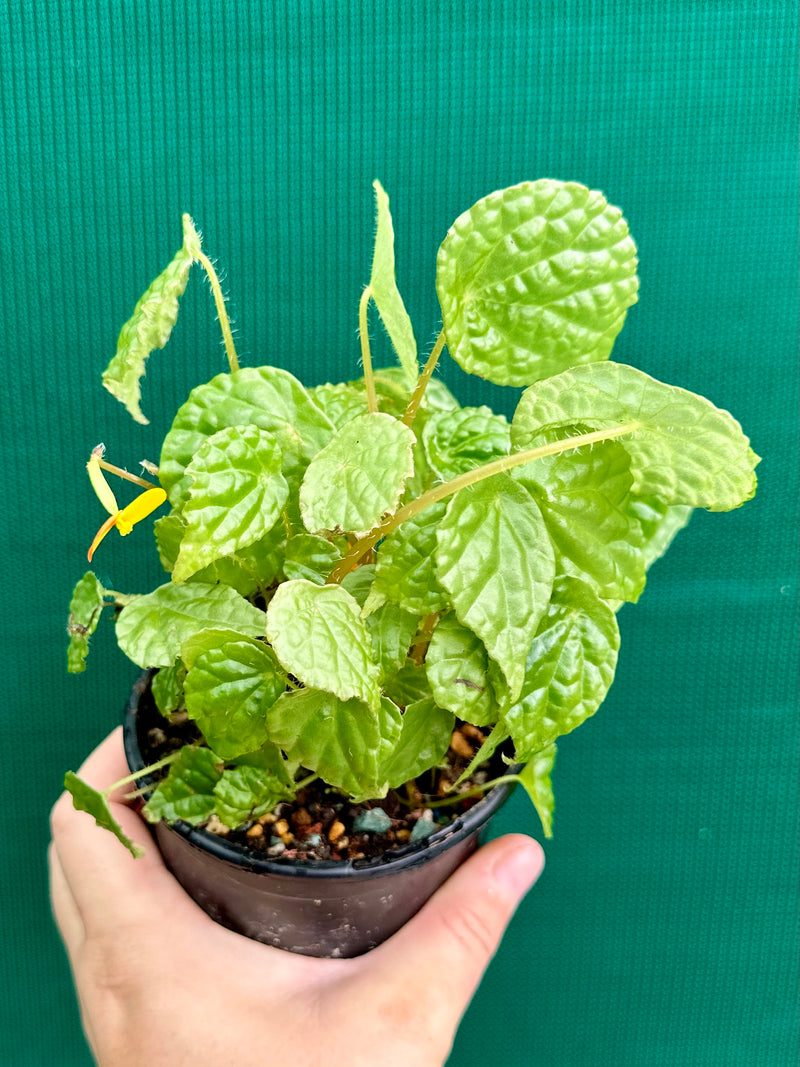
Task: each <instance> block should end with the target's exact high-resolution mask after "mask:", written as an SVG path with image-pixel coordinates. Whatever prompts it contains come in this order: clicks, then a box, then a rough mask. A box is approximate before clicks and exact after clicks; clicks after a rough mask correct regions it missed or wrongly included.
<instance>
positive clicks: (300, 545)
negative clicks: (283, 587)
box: [283, 534, 342, 585]
mask: <svg viewBox="0 0 800 1067" xmlns="http://www.w3.org/2000/svg"><path fill="white" fill-rule="evenodd" d="M341 558H342V554H341V552H340V551H339V549H338V548H337V547H336V545H334V544H332V543H331V542H330V541H327V540H326V539H325V538H324V537H315V536H314V535H313V534H297V535H296V536H294V537H290V538H289V540H288V541H287V542H286V554H285V556H284V560H283V573H284V574H285V575H286V577H287V578H289V579H292V578H306V579H307V580H308V581H310V582H315V583H316V584H317V585H324V584H325V579H326V578H327V577H328V575H329V574H330V573H331V571H332V570H333V568H334V567H335V566H336V564H337V563H338V562H339V560H340V559H341Z"/></svg>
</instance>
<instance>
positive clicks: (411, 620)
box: [367, 604, 419, 678]
mask: <svg viewBox="0 0 800 1067" xmlns="http://www.w3.org/2000/svg"><path fill="white" fill-rule="evenodd" d="M418 621H419V619H418V617H417V616H416V615H412V614H411V612H410V611H405V609H403V608H401V607H398V606H397V604H383V605H382V606H381V607H380V608H378V610H377V611H375V612H373V613H372V614H371V615H370V616H369V617H368V618H367V628H368V630H369V634H370V637H371V638H372V648H373V652H374V654H375V659H376V661H377V663H378V665H379V667H380V669H381V677H382V678H385V677H388V676H390V675H393V674H396V673H397V671H399V670H400V668H401V667H402V666H403V664H404V663H405V661H406V658H407V657H408V649H409V646H410V644H411V641H412V639H413V637H414V634H415V633H416V632H417V623H418Z"/></svg>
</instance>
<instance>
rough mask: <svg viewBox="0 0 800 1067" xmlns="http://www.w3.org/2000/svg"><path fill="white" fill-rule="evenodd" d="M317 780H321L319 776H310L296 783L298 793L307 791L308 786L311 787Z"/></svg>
mask: <svg viewBox="0 0 800 1067" xmlns="http://www.w3.org/2000/svg"><path fill="white" fill-rule="evenodd" d="M317 778H319V775H318V774H309V776H308V777H307V778H301V779H300V781H299V782H295V783H294V784H295V786H296V787H297V792H298V793H299V792H300V790H301V789H305V787H306V786H307V785H311V783H312V782H315V781H316V780H317Z"/></svg>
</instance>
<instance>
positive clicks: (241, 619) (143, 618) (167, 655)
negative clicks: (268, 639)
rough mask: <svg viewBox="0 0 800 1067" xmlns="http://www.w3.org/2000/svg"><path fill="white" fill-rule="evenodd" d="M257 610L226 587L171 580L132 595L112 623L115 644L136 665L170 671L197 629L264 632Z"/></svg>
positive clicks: (262, 617) (254, 633)
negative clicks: (149, 591)
mask: <svg viewBox="0 0 800 1067" xmlns="http://www.w3.org/2000/svg"><path fill="white" fill-rule="evenodd" d="M264 622H265V616H264V612H263V611H259V609H258V608H256V607H254V606H253V605H252V604H250V603H248V602H247V601H246V600H245V599H244V598H243V597H241V596H239V594H238V593H237V592H236V591H235V590H233V589H229V588H228V587H227V586H223V585H204V584H203V583H202V582H187V583H186V584H184V585H173V584H172V583H171V582H170V583H167V584H166V585H161V586H159V587H158V589H154V590H153V592H152V593H146V594H145V595H144V596H140V597H137V599H136V600H134V601H133V602H132V603H131V604H128V605H127V607H124V608H123V609H122V612H121V613H120V616H119V618H118V619H117V642H118V643H119V647H120V648H121V649H122V651H123V652H124V653H125V655H126V656H127V657H128V658H129V659H131V660H133V662H134V663H136V664H138V665H139V666H140V667H171V666H172V664H173V663H174V662H175V660H176V659H177V658H178V656H179V655H180V651H181V646H182V645H183V642H184V641H185V640H186V639H187V638H188V637H191V636H192V634H196V633H198V631H200V630H207V629H210V628H213V627H230V628H231V629H234V630H236V631H238V632H239V633H242V634H250V635H252V636H253V637H255V636H257V635H260V634H263V633H264Z"/></svg>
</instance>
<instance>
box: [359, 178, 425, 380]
mask: <svg viewBox="0 0 800 1067" xmlns="http://www.w3.org/2000/svg"><path fill="white" fill-rule="evenodd" d="M373 188H374V189H375V203H376V211H377V229H376V232H375V252H374V255H373V259H372V275H371V277H370V280H369V289H370V294H371V296H372V299H373V300H374V301H375V307H376V308H377V309H378V313H379V314H380V317H381V321H382V322H383V325H384V327H385V328H386V332H387V333H388V334H389V337H390V339H391V342H392V344H393V345H394V350H395V352H396V353H397V358H398V359H399V361H400V365H401V367H402V368H403V373H404V376H405V380H406V383H407V385H408V388H409V389H413V388H414V386H415V385H416V382H417V377H418V376H419V365H418V363H417V342H416V341H415V340H414V330H413V327H412V325H411V319H410V318H409V317H408V312H407V311H406V309H405V305H404V304H403V298H402V297H401V296H400V292H399V290H398V288H397V282H396V280H395V269H394V228H393V226H392V216H391V214H390V213H389V197H388V196H387V195H386V193H385V192H384V190H383V188H382V186H381V183H380V182H378V181H376V182H373Z"/></svg>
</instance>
